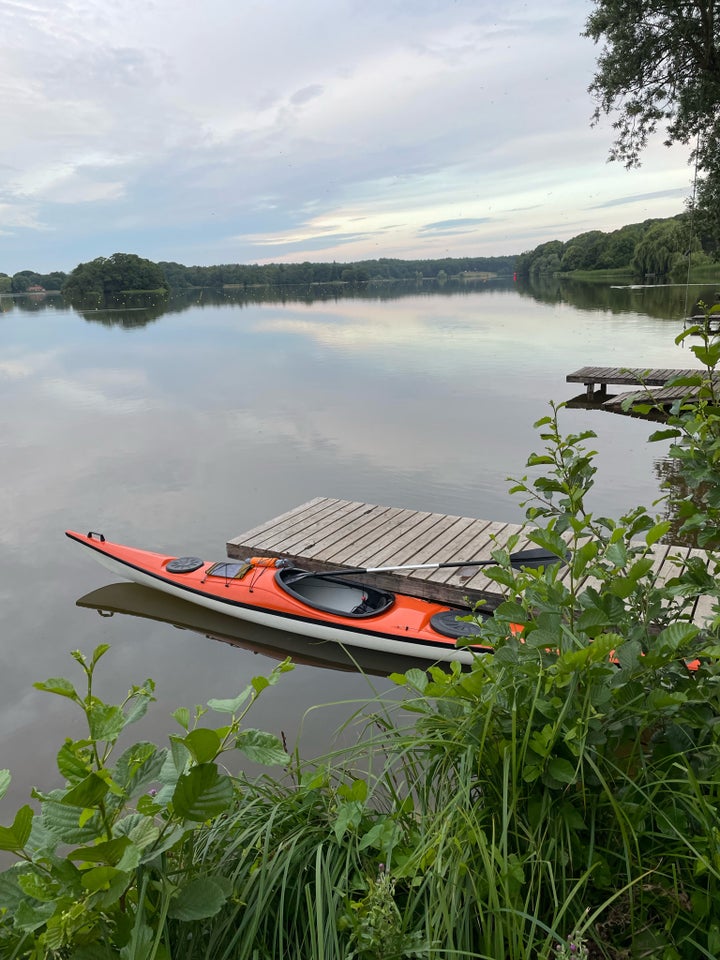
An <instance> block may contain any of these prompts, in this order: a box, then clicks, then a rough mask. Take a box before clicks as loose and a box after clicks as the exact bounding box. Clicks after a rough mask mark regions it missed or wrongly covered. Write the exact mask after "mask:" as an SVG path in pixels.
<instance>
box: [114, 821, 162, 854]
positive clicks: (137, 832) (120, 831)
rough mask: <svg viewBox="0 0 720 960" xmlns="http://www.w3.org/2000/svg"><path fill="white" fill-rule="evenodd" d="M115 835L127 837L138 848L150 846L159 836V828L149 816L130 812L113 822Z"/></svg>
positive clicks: (143, 848)
mask: <svg viewBox="0 0 720 960" xmlns="http://www.w3.org/2000/svg"><path fill="white" fill-rule="evenodd" d="M113 832H114V833H115V836H116V837H128V838H129V839H130V840H131V841H132V842H133V844H134V845H135V846H136V847H137V848H138V849H139V850H145V849H147V847H151V846H152V845H153V844H154V843H155V841H156V840H157V838H158V837H159V836H160V828H159V827H158V826H157V824H156V823H155V822H154V821H153V819H152V818H151V817H146V816H142V815H141V814H139V813H131V814H130V815H129V816H127V817H123V819H122V820H119V821H118V822H117V823H116V824H115V828H114V830H113Z"/></svg>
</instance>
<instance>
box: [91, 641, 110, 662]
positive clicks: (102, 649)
mask: <svg viewBox="0 0 720 960" xmlns="http://www.w3.org/2000/svg"><path fill="white" fill-rule="evenodd" d="M109 649H110V644H109V643H101V644H99V645H98V646H97V647H95V649H94V650H93V655H92V660H91V661H90V666H91V667H94V666H95V664H96V663H97V662H98V660H99V659H100V657H102V656H103V654H105V653H107V652H108V650H109Z"/></svg>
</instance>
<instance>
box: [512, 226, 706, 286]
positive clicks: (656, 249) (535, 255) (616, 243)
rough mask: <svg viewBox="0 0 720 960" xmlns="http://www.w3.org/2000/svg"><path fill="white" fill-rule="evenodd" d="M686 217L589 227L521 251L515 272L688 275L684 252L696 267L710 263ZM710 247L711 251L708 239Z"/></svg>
mask: <svg viewBox="0 0 720 960" xmlns="http://www.w3.org/2000/svg"><path fill="white" fill-rule="evenodd" d="M691 234H692V231H691V224H690V217H689V215H688V214H679V215H678V216H676V217H670V218H668V219H665V220H646V221H644V222H643V223H634V224H630V225H628V226H626V227H621V228H620V229H619V230H613V231H612V232H611V233H604V232H603V231H602V230H591V231H590V232H588V233H581V234H578V235H577V236H576V237H572V238H571V239H570V240H568V241H567V242H566V243H562V242H561V241H560V240H553V241H551V242H550V243H542V244H540V245H539V246H538V247H535V249H534V250H528V251H526V252H524V253H523V254H521V255H520V256H519V257H518V258H517V261H516V270H517V273H518V275H520V276H522V277H528V278H531V279H534V280H537V279H538V278H542V277H547V276H549V275H552V274H554V273H563V274H565V273H569V274H572V275H573V276H577V275H579V274H581V273H582V272H583V271H585V272H587V271H594V272H597V271H611V270H624V271H626V272H627V273H628V274H632V275H634V276H638V277H642V278H645V277H646V276H648V275H652V276H655V277H666V276H668V275H670V276H673V275H677V274H678V271H679V270H681V269H682V271H683V276H682V279H685V278H686V275H687V268H688V251H691V259H692V265H693V267H694V268H698V267H700V266H702V265H703V264H704V263H706V262H708V256H707V255H706V254H705V253H704V252H703V248H702V242H701V237H700V235H698V233H697V232H696V233H695V234H693V235H691ZM709 249H710V250H712V249H714V248H713V247H712V244H711V243H710V242H709Z"/></svg>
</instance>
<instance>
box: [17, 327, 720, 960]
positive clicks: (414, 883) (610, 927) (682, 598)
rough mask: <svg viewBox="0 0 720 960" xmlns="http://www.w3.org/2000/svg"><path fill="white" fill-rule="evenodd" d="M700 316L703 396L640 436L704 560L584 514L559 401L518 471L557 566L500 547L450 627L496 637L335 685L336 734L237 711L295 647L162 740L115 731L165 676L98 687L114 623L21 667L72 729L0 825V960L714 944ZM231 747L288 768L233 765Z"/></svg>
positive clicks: (539, 539) (587, 487)
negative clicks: (277, 730)
mask: <svg viewBox="0 0 720 960" xmlns="http://www.w3.org/2000/svg"><path fill="white" fill-rule="evenodd" d="M689 336H696V337H697V339H696V340H695V342H694V343H692V342H691V346H690V347H689V349H691V350H692V351H693V353H694V355H695V356H696V357H697V359H698V360H699V361H700V364H701V369H700V370H699V371H698V374H697V375H696V376H694V377H693V378H692V379H693V384H692V385H693V386H695V387H697V388H698V391H699V392H698V396H697V398H696V399H695V400H693V402H692V403H690V402H680V401H678V402H677V403H676V404H675V406H674V408H673V410H672V411H671V414H670V416H669V417H668V419H667V422H666V423H664V424H663V425H662V427H661V429H659V430H658V431H656V433H654V434H653V435H652V437H651V438H650V439H651V441H660V440H664V441H667V440H669V441H670V450H669V455H670V457H671V458H672V459H673V460H674V461H675V462H676V463H677V468H678V470H679V471H680V472H681V474H682V476H683V479H684V481H685V484H686V487H685V490H684V492H683V493H682V494H680V493H677V492H676V493H674V492H673V488H672V487H670V488H668V498H669V499H673V498H675V500H676V501H677V502H676V503H675V506H676V507H677V508H678V510H679V512H680V515H681V519H682V523H683V528H682V530H683V531H684V532H686V533H688V532H692V534H693V535H694V536H695V538H696V542H697V544H698V546H699V548H700V549H701V550H702V551H704V554H703V555H701V554H700V553H698V554H697V555H696V556H694V557H693V558H692V559H690V560H689V561H688V562H687V563H686V564H685V566H682V565H678V569H677V575H676V576H675V577H674V578H672V579H671V580H670V581H668V582H667V583H665V584H663V585H659V584H658V583H657V581H656V579H655V575H654V570H653V559H652V556H651V554H650V549H651V548H652V547H653V546H654V545H655V544H656V543H657V542H658V541H660V540H662V539H663V538H664V537H666V535H667V534H668V531H669V529H670V524H669V522H668V521H666V520H663V519H661V518H659V517H658V516H655V515H652V514H650V513H649V512H648V511H647V510H646V509H645V508H644V507H642V506H639V507H637V508H634V509H632V510H629V511H628V512H627V513H626V514H624V515H623V516H620V517H617V518H611V517H601V516H595V515H593V514H592V513H591V512H590V511H589V510H588V508H587V506H586V503H587V498H588V494H589V493H590V492H591V490H592V487H593V483H594V476H595V472H596V466H595V453H594V451H593V449H592V447H591V444H592V442H593V438H594V434H593V433H592V432H591V431H586V432H583V433H581V434H577V435H572V434H571V435H564V434H563V432H562V429H561V421H562V417H563V409H564V404H551V405H550V411H549V413H548V414H547V415H546V416H543V417H541V418H540V419H539V420H538V421H537V423H536V424H535V427H536V429H537V431H538V438H539V441H540V448H539V452H535V453H532V454H531V455H530V456H529V457H528V460H527V470H528V473H527V475H524V476H522V477H519V478H517V479H515V480H513V481H511V483H512V486H511V489H510V493H511V494H513V495H516V496H518V497H519V498H520V501H521V503H522V504H523V506H524V508H525V511H526V518H527V521H528V525H529V530H530V540H531V541H532V543H534V544H535V545H536V546H539V547H541V548H543V549H545V550H547V551H548V552H549V553H551V554H553V555H555V556H562V557H565V558H566V559H565V561H564V562H562V561H559V562H557V563H554V564H552V565H550V566H548V567H546V568H544V569H543V568H541V569H523V570H520V571H518V570H515V569H514V568H513V566H512V565H511V563H510V552H511V551H512V550H513V549H514V548H515V546H516V544H515V543H510V544H508V545H507V547H506V548H505V549H498V550H497V551H495V554H494V559H495V561H496V564H497V565H496V566H495V567H491V568H489V570H488V575H489V576H490V577H491V578H492V579H493V580H494V581H495V583H496V584H497V585H498V587H499V588H500V589H501V590H502V591H503V593H504V594H505V597H506V599H505V600H504V602H503V603H501V604H500V606H499V607H498V608H497V609H496V610H495V611H494V614H493V616H492V617H491V618H489V619H483V618H482V617H480V616H477V617H475V616H471V617H468V618H467V619H466V621H465V622H466V623H467V631H468V637H472V642H474V643H477V642H481V643H482V644H483V645H487V646H490V647H492V648H493V650H494V653H493V654H492V655H479V656H478V657H477V658H476V660H475V662H474V663H473V665H472V667H471V668H470V669H467V670H463V669H462V668H461V667H460V665H459V664H452V665H446V666H443V667H440V666H433V667H430V668H429V669H428V670H427V671H425V670H419V669H411V670H408V671H407V672H406V673H404V674H393V675H392V676H391V679H392V680H393V682H394V683H395V684H396V685H397V687H398V688H399V689H400V690H401V691H402V692H403V694H404V696H403V697H402V698H398V697H397V696H395V697H392V696H388V697H383V696H376V697H375V698H373V699H371V700H369V701H368V703H367V704H365V705H364V706H361V707H358V704H357V703H353V704H349V705H348V715H347V719H346V722H345V724H344V725H343V732H344V736H343V741H344V742H345V743H347V741H348V733H349V731H350V730H351V729H354V730H356V731H357V737H356V739H355V742H354V743H351V744H350V745H349V746H339V747H337V748H336V749H335V750H334V751H333V752H331V753H329V754H327V755H325V756H321V757H315V758H310V759H307V758H304V757H303V756H302V753H301V749H300V746H299V745H296V746H295V747H292V748H290V749H288V748H287V746H286V744H285V743H284V742H283V741H282V740H281V739H279V738H278V737H277V736H275V735H274V734H272V733H267V732H264V731H260V730H257V729H254V728H253V727H252V726H248V725H247V720H248V715H249V713H250V711H251V710H252V707H253V704H254V703H255V701H256V700H257V698H258V697H259V696H263V697H267V696H276V695H278V691H275V690H274V689H272V688H274V687H275V686H276V685H277V684H280V685H281V684H282V682H283V674H284V673H286V672H287V671H288V670H290V669H292V664H291V663H290V662H289V661H284V662H283V663H281V664H279V665H278V666H277V667H275V669H274V670H273V671H272V672H271V674H270V675H269V676H265V677H254V678H252V679H251V680H250V682H249V683H248V685H247V687H246V688H245V689H244V690H241V691H240V692H239V693H238V695H237V696H236V697H234V698H233V699H229V700H210V701H209V702H208V704H207V706H205V707H195V708H194V710H190V709H188V708H186V707H179V708H178V709H177V710H175V712H174V713H173V717H174V719H175V721H176V722H177V724H178V732H177V733H176V734H175V735H173V736H171V737H170V742H169V745H168V746H167V747H164V748H161V747H159V746H157V745H155V744H152V743H148V742H139V743H134V744H131V745H130V746H123V747H122V749H121V748H119V747H118V742H119V740H120V738H121V736H122V742H123V744H126V743H127V733H126V732H125V731H126V730H127V727H128V726H129V725H130V724H132V723H133V722H134V721H135V720H137V719H139V718H140V717H142V716H143V715H144V713H145V712H146V710H147V709H148V708H149V706H150V705H151V703H152V701H153V700H154V684H153V682H152V680H145V681H144V682H143V683H140V684H139V685H134V686H132V687H131V688H130V690H129V692H128V695H127V697H126V698H125V699H124V700H123V701H122V702H121V703H117V704H109V703H105V702H104V701H103V700H102V699H101V698H100V696H99V694H98V691H97V684H96V682H95V672H96V668H97V666H98V663H99V662H100V660H101V658H102V657H104V656H105V654H106V653H107V652H108V647H107V645H102V646H100V647H98V648H97V649H96V650H95V651H94V652H93V653H92V654H91V655H89V656H87V655H84V654H82V653H80V652H78V651H76V652H74V653H73V655H72V656H73V658H74V660H75V661H76V665H77V667H79V670H80V676H81V679H82V680H83V684H82V685H81V686H78V687H76V685H75V684H74V683H73V682H72V681H71V680H69V679H65V678H58V677H53V678H49V679H47V680H45V681H42V682H39V683H37V684H36V687H37V688H38V689H40V690H43V691H46V692H48V693H51V694H54V695H56V696H60V697H62V698H64V699H65V700H66V701H68V706H70V705H72V707H73V709H75V710H77V709H79V710H80V711H81V713H82V714H83V715H84V732H81V734H80V736H79V737H78V738H77V739H71V738H68V739H66V740H65V741H64V742H63V743H62V744H61V745H60V746H59V752H58V755H57V765H58V772H59V775H60V780H61V782H62V784H63V785H62V786H59V787H58V788H57V789H54V790H51V791H49V792H48V793H46V794H41V793H39V792H37V791H33V794H32V797H31V800H32V803H27V804H25V805H24V806H23V807H21V809H20V810H18V811H17V813H16V814H15V816H14V819H13V821H12V823H11V824H9V825H6V826H2V827H0V850H2V851H5V852H6V853H7V854H10V855H11V856H12V857H14V858H15V861H16V862H15V863H14V864H13V865H12V866H10V867H9V869H7V870H5V871H4V872H3V873H0V953H1V954H2V956H3V957H7V958H8V960H16V958H17V960H19V958H31V960H41V958H42V960H45V958H51V957H52V958H57V960H107V958H109V957H117V958H119V960H170V958H172V960H219V958H223V960H277V958H279V957H282V958H283V960H338V958H344V960H402V958H428V960H447V958H450V957H461V956H462V957H466V958H475V960H568V958H571V957H576V958H584V960H635V958H638V960H639V958H647V960H708V958H710V957H716V956H718V955H719V954H720V861H719V860H718V854H717V838H718V836H720V738H719V737H718V729H720V603H719V598H720V580H719V578H718V574H719V573H720V558H719V556H718V550H719V549H720V533H719V532H718V531H720V498H719V497H718V490H719V489H720V483H719V482H718V481H720V477H719V476H718V470H717V457H718V450H720V398H719V397H718V396H717V390H718V380H717V376H716V375H717V371H718V366H719V365H720V338H717V337H712V336H711V335H710V334H709V333H708V330H707V325H703V324H701V325H698V326H695V327H690V328H688V329H686V330H685V331H683V333H681V334H680V335H679V336H678V337H677V340H678V342H679V341H681V340H684V339H685V338H686V337H689ZM683 382H686V381H683ZM699 598H703V600H704V602H705V604H706V609H707V608H710V609H711V611H712V612H711V613H710V614H709V615H708V617H707V618H706V619H705V620H704V621H703V622H702V623H696V622H695V621H694V619H693V618H694V611H695V609H696V606H697V602H698V600H699ZM708 601H709V605H708ZM518 624H519V625H520V626H521V627H522V635H521V636H518V634H517V632H516V629H511V625H518ZM460 642H462V641H460ZM336 706H337V705H336ZM244 760H249V761H251V762H252V763H254V764H261V765H264V766H267V767H270V768H274V769H275V770H276V771H281V772H280V773H279V774H278V775H275V776H271V775H269V774H268V775H266V776H258V777H249V776H247V775H246V774H244V773H243V772H242V770H243V762H244ZM10 777H11V774H10V772H9V771H7V770H5V771H0V796H2V795H3V794H4V793H5V791H6V790H7V788H8V785H9V784H10Z"/></svg>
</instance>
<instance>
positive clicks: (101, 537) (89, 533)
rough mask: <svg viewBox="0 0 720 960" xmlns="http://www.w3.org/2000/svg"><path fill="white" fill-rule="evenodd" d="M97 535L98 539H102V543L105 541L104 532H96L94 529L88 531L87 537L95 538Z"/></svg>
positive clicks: (89, 538)
mask: <svg viewBox="0 0 720 960" xmlns="http://www.w3.org/2000/svg"><path fill="white" fill-rule="evenodd" d="M96 537H97V539H98V540H99V541H100V543H105V535H104V534H102V533H96V532H95V531H94V530H88V533H87V538H88V540H94V539H95V538H96Z"/></svg>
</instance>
